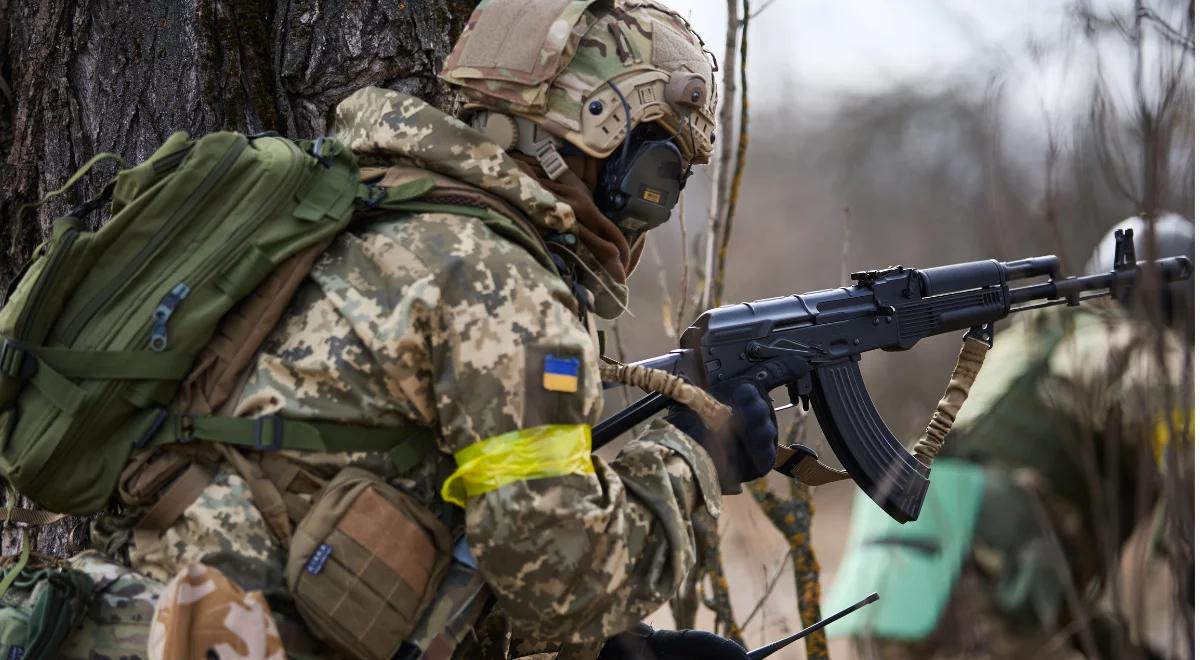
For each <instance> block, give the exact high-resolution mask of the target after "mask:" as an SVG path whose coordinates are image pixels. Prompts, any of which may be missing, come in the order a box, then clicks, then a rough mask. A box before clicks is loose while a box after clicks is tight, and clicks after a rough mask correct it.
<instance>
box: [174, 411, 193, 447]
mask: <svg viewBox="0 0 1200 660" xmlns="http://www.w3.org/2000/svg"><path fill="white" fill-rule="evenodd" d="M195 438H196V418H194V417H192V416H191V415H180V416H179V432H178V433H177V434H175V441H176V442H179V443H188V442H191V441H192V440H194V439H195Z"/></svg>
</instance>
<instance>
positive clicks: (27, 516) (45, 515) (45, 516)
mask: <svg viewBox="0 0 1200 660" xmlns="http://www.w3.org/2000/svg"><path fill="white" fill-rule="evenodd" d="M4 516H5V518H7V520H6V521H5V522H10V523H23V524H26V525H34V526H39V527H40V526H42V525H49V524H50V523H55V522H58V521H60V520H62V519H63V518H66V517H67V514H65V513H53V512H51V511H42V510H41V509H25V508H21V507H13V508H11V509H4Z"/></svg>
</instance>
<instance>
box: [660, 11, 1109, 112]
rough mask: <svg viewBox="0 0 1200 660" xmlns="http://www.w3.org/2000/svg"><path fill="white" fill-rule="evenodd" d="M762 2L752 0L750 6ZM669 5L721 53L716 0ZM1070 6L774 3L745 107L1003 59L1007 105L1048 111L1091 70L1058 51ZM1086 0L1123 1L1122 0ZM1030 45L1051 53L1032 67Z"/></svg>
mask: <svg viewBox="0 0 1200 660" xmlns="http://www.w3.org/2000/svg"><path fill="white" fill-rule="evenodd" d="M766 1H767V0H752V2H751V11H752V12H753V11H755V10H756V9H757V8H759V7H762V6H763V3H764V2H766ZM669 4H670V5H671V6H672V7H674V8H676V9H677V10H679V11H680V12H681V13H682V14H683V15H684V16H687V17H689V18H690V20H691V22H692V24H693V26H694V27H695V28H696V30H697V31H698V32H699V33H700V35H701V36H702V37H703V38H704V39H705V41H706V42H707V44H708V46H709V47H710V48H711V49H712V50H713V51H714V52H715V53H717V56H718V58H720V57H721V50H722V47H723V43H724V32H725V3H724V2H721V0H669ZM1074 4H1075V0H983V1H980V0H907V1H905V2H896V1H895V0H852V1H850V2H833V1H830V0H774V1H773V2H771V3H770V4H769V5H768V6H766V7H765V9H763V11H762V13H761V14H758V15H757V16H756V17H755V18H754V19H753V20H752V21H751V26H750V51H749V69H750V74H749V75H750V101H751V107H752V108H766V107H770V106H773V105H776V104H781V103H783V104H788V105H789V106H790V107H792V108H794V109H796V110H797V111H799V112H812V113H817V114H819V113H821V112H823V111H827V110H829V109H830V108H831V107H832V106H833V104H832V103H831V102H832V101H836V100H837V99H838V98H839V97H842V96H844V95H857V94H870V93H873V92H879V91H883V90H886V89H889V88H892V87H895V86H896V85H898V84H905V85H914V86H919V85H941V84H946V83H947V82H948V81H951V80H955V79H961V77H962V76H965V75H971V74H973V73H978V74H979V75H980V76H986V75H988V74H989V73H991V72H992V71H994V70H995V67H996V65H997V64H998V63H1000V62H1002V61H1003V62H1006V63H1007V64H1008V66H1007V67H1005V75H1004V80H1005V85H1006V92H1007V93H1008V98H1009V103H1010V104H1011V105H1012V107H1011V109H1012V110H1016V111H1018V112H1021V113H1035V114H1040V112H1041V108H1042V107H1043V105H1044V106H1045V107H1046V108H1048V109H1049V110H1050V111H1051V112H1052V113H1057V112H1060V111H1062V110H1067V109H1070V108H1071V107H1072V106H1074V104H1075V103H1078V102H1079V101H1080V100H1082V98H1083V93H1084V92H1085V90H1086V83H1087V81H1088V80H1090V72H1091V68H1090V67H1089V66H1087V65H1086V63H1087V62H1089V60H1087V59H1086V58H1080V57H1078V52H1076V53H1075V55H1076V56H1075V57H1067V56H1068V55H1070V52H1069V51H1068V50H1067V48H1066V46H1065V44H1066V43H1067V42H1069V41H1070V40H1069V39H1065V38H1064V37H1065V35H1066V34H1068V33H1069V31H1068V29H1067V11H1068V8H1070V7H1071V6H1073V5H1074ZM1094 4H1095V5H1096V6H1097V7H1098V8H1104V7H1110V6H1111V7H1116V8H1118V9H1121V10H1124V9H1125V8H1126V6H1127V5H1128V6H1129V7H1132V2H1131V0H1129V1H1125V2H1122V1H1121V0H1097V1H1096V2H1095V3H1094ZM1130 13H1131V12H1130ZM1070 33H1071V34H1076V32H1074V31H1070ZM1031 43H1038V44H1040V45H1041V46H1042V47H1043V48H1044V49H1047V50H1049V51H1050V52H1051V54H1050V55H1049V56H1048V57H1046V58H1045V59H1043V60H1042V61H1040V62H1037V63H1035V62H1034V61H1033V59H1032V56H1031V55H1030V52H1031V49H1030V44H1031ZM1114 50H1115V51H1122V50H1124V49H1121V48H1117V49H1114ZM1118 57H1120V55H1118ZM722 73H723V72H722Z"/></svg>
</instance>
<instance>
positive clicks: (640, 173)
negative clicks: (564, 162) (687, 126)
mask: <svg viewBox="0 0 1200 660" xmlns="http://www.w3.org/2000/svg"><path fill="white" fill-rule="evenodd" d="M691 173H692V167H691V164H690V163H689V164H684V161H683V154H681V153H680V152H679V147H678V146H676V144H675V139H674V137H673V136H672V135H671V134H670V133H669V132H668V131H667V130H666V129H664V128H663V127H662V126H659V125H658V124H654V123H644V124H640V125H638V126H637V127H636V128H634V129H633V130H632V131H629V132H628V133H627V137H626V140H625V144H624V145H622V147H621V151H620V153H619V154H613V155H612V156H610V157H609V158H608V159H607V160H605V161H604V165H603V166H602V167H601V169H600V176H599V180H598V181H597V185H596V190H595V201H596V206H597V207H599V208H600V210H601V211H602V212H603V213H604V215H606V216H607V217H608V218H609V219H610V220H612V221H613V223H615V224H616V225H617V227H619V228H620V230H621V233H623V234H624V235H625V237H626V239H627V240H628V241H629V242H630V243H633V242H634V241H635V240H637V238H638V237H639V236H641V235H642V234H643V233H645V232H646V231H649V230H650V229H653V228H655V227H657V226H659V225H661V224H663V223H664V222H666V221H667V220H668V219H670V217H671V209H673V208H675V204H677V203H678V202H679V193H680V191H682V190H683V186H684V184H685V183H687V179H688V176H690V175H691Z"/></svg>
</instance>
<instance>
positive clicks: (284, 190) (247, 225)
mask: <svg viewBox="0 0 1200 660" xmlns="http://www.w3.org/2000/svg"><path fill="white" fill-rule="evenodd" d="M285 144H287V145H288V147H290V148H291V149H292V150H297V149H296V146H295V145H294V144H292V142H291V141H290V140H287V141H286V142H285ZM304 164H306V161H303V160H300V159H293V160H292V161H291V164H290V168H291V169H290V170H289V171H288V173H287V174H286V175H285V176H284V181H283V182H282V183H281V184H280V185H279V186H277V187H276V188H275V189H274V190H272V194H271V196H270V197H268V198H266V199H264V200H262V201H261V202H260V203H259V206H258V208H256V209H255V210H254V211H252V212H251V213H250V214H249V216H250V220H248V221H246V222H243V223H241V224H240V225H239V227H238V230H237V231H236V232H235V233H234V234H233V237H232V238H231V239H230V241H229V242H230V243H233V244H237V243H241V242H242V241H243V239H244V238H245V237H247V236H249V235H250V234H251V233H253V232H254V230H255V229H256V228H257V226H258V224H260V223H258V222H255V221H254V219H255V218H257V217H259V216H261V215H262V212H263V209H264V208H273V207H274V206H275V204H276V202H277V201H278V200H279V199H280V198H282V197H286V196H287V195H289V194H292V193H294V192H296V187H297V184H298V183H300V182H301V181H303V177H302V176H299V175H300V174H302V171H303V167H302V166H303V165H304ZM239 255H240V253H238V252H234V253H232V254H229V253H226V254H218V255H216V256H215V257H214V258H211V259H209V260H208V261H205V262H204V263H202V264H200V265H199V266H197V268H196V269H194V271H193V272H196V271H205V270H208V269H209V266H210V265H211V264H212V263H214V262H219V261H221V258H222V257H228V258H226V259H225V262H226V263H228V262H230V261H231V260H232V259H236V258H237V257H238V256H239ZM170 297H171V294H170V293H168V294H167V296H166V297H165V298H163V301H164V302H165V301H167V300H168V299H169V298H170ZM183 297H186V294H185V295H184V296H183ZM182 300H183V298H182V297H181V298H179V300H175V301H173V303H172V306H171V307H172V311H173V310H174V307H175V306H177V305H178V304H179V302H180V301H182ZM161 307H162V304H161V303H160V305H159V308H161ZM157 312H158V309H157V308H156V309H155V313H156V314H157ZM157 329H158V323H157V317H155V318H153V319H152V320H151V324H150V326H149V332H150V334H151V339H150V342H151V344H150V348H151V350H157V349H155V348H154V335H155V333H156V332H157ZM165 332H166V329H165V327H164V328H163V333H164V334H165Z"/></svg>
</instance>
